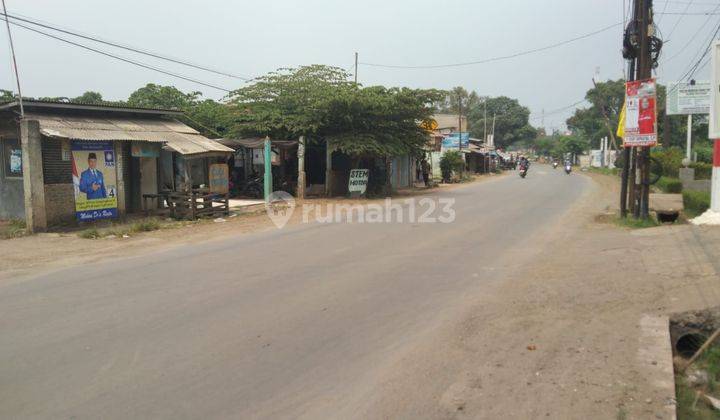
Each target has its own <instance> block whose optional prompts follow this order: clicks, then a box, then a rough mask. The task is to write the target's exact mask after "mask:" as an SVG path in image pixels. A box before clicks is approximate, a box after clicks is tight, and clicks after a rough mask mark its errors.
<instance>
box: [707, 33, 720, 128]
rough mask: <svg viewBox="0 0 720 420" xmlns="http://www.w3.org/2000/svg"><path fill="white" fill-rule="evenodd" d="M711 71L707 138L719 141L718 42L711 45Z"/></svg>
mask: <svg viewBox="0 0 720 420" xmlns="http://www.w3.org/2000/svg"><path fill="white" fill-rule="evenodd" d="M711 52H712V57H711V59H710V61H711V63H712V71H711V73H710V77H711V80H710V85H711V89H710V123H709V125H708V126H709V127H708V128H709V132H708V136H709V137H710V139H720V41H715V42H713V45H712V50H711Z"/></svg>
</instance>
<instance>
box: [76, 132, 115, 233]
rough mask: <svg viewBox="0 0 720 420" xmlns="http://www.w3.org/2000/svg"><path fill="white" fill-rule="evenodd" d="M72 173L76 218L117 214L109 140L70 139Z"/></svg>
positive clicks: (92, 217)
mask: <svg viewBox="0 0 720 420" xmlns="http://www.w3.org/2000/svg"><path fill="white" fill-rule="evenodd" d="M71 150H72V176H73V184H74V187H75V214H76V217H77V219H78V220H79V221H81V222H83V221H91V220H98V219H111V218H116V217H117V216H118V209H117V186H116V185H117V184H116V178H117V175H116V171H115V168H116V167H115V151H114V150H113V143H112V142H110V141H73V142H72V146H71Z"/></svg>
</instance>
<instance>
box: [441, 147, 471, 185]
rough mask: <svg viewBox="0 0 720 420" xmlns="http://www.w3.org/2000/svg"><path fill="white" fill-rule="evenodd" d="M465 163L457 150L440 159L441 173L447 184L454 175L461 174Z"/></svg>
mask: <svg viewBox="0 0 720 420" xmlns="http://www.w3.org/2000/svg"><path fill="white" fill-rule="evenodd" d="M464 165H465V161H464V160H463V158H462V155H461V154H460V152H459V151H457V150H448V151H447V152H445V154H443V155H442V157H441V158H440V171H441V172H442V177H443V180H444V181H445V182H448V181H450V180H451V179H452V178H453V174H459V173H460V172H462V170H463V166H464Z"/></svg>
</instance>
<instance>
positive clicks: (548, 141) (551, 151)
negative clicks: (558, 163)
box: [532, 136, 559, 157]
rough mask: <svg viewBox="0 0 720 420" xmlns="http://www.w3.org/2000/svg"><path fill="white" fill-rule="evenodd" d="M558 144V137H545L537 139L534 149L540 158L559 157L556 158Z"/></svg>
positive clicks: (533, 145)
mask: <svg viewBox="0 0 720 420" xmlns="http://www.w3.org/2000/svg"><path fill="white" fill-rule="evenodd" d="M558 143H559V142H558V137H556V136H543V137H538V138H537V139H535V141H534V142H533V144H532V148H533V150H535V153H536V154H538V155H540V156H553V157H558V156H556V152H557V151H558V148H557V147H558Z"/></svg>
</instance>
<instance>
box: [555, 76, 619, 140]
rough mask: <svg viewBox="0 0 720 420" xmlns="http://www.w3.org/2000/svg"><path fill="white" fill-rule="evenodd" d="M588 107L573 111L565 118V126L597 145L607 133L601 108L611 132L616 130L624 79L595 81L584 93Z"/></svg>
mask: <svg viewBox="0 0 720 420" xmlns="http://www.w3.org/2000/svg"><path fill="white" fill-rule="evenodd" d="M585 99H586V100H587V101H588V102H589V103H590V106H589V107H586V108H581V109H578V110H577V111H575V114H574V115H573V116H571V117H570V118H568V119H567V122H566V123H567V126H568V128H569V129H570V130H572V131H573V132H574V133H577V135H579V136H580V137H582V138H584V139H586V140H588V141H590V140H592V143H593V146H597V145H599V142H600V139H601V138H602V137H605V136H607V135H608V130H607V127H606V125H605V117H604V116H603V109H604V111H605V113H606V114H607V116H608V118H609V120H610V124H611V128H612V130H613V132H615V131H616V130H617V123H618V116H619V115H620V110H621V109H622V106H623V102H624V101H625V81H624V80H622V79H619V80H609V81H607V82H600V83H597V87H593V88H592V89H590V90H588V91H587V93H586V94H585Z"/></svg>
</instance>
